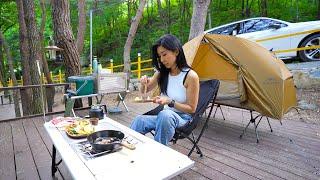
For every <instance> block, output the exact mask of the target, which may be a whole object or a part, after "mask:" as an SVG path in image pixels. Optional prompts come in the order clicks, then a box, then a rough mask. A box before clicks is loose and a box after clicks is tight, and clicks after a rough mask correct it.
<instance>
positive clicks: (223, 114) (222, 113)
mask: <svg viewBox="0 0 320 180" xmlns="http://www.w3.org/2000/svg"><path fill="white" fill-rule="evenodd" d="M219 109H220V112H221V115H222V117H223V120H226V118H225V117H224V114H223V111H222V108H221V106H220V105H219Z"/></svg>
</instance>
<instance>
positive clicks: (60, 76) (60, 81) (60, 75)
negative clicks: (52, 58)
mask: <svg viewBox="0 0 320 180" xmlns="http://www.w3.org/2000/svg"><path fill="white" fill-rule="evenodd" d="M59 83H62V73H61V69H60V70H59Z"/></svg>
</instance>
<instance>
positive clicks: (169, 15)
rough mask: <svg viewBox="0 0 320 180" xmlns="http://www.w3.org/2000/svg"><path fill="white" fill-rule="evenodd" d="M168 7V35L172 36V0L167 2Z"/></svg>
mask: <svg viewBox="0 0 320 180" xmlns="http://www.w3.org/2000/svg"><path fill="white" fill-rule="evenodd" d="M166 6H167V7H166V8H167V11H168V13H167V20H168V23H167V26H168V27H167V33H168V34H170V32H171V8H170V6H171V3H170V0H167V1H166Z"/></svg>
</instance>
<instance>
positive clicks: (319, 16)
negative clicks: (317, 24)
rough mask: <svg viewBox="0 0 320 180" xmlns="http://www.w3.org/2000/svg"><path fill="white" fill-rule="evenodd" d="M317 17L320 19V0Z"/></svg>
mask: <svg viewBox="0 0 320 180" xmlns="http://www.w3.org/2000/svg"><path fill="white" fill-rule="evenodd" d="M317 18H318V19H319V20H320V0H318V13H317Z"/></svg>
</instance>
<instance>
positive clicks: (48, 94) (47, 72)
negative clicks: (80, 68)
mask: <svg viewBox="0 0 320 180" xmlns="http://www.w3.org/2000/svg"><path fill="white" fill-rule="evenodd" d="M40 7H41V26H40V31H39V34H40V42H41V52H42V53H41V62H42V67H43V72H44V75H45V77H46V80H47V82H48V84H52V83H53V81H52V79H51V75H50V70H49V67H48V62H47V60H46V57H45V49H44V47H45V43H44V37H43V32H44V29H45V25H46V18H47V16H46V7H45V2H44V0H40ZM44 92H45V97H46V99H47V106H48V112H52V111H53V110H52V107H53V103H54V95H55V89H54V87H47V88H46V91H44Z"/></svg>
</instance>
